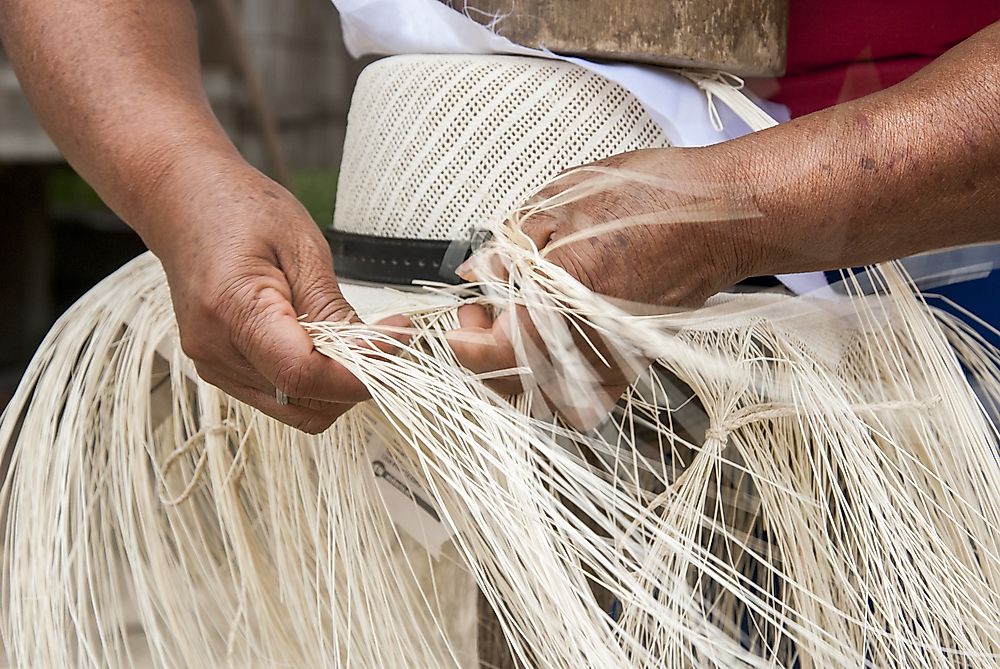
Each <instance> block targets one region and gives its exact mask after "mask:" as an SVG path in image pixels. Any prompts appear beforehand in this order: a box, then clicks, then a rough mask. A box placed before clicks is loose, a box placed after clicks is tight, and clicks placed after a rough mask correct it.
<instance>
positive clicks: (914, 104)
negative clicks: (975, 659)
mask: <svg viewBox="0 0 1000 669" xmlns="http://www.w3.org/2000/svg"><path fill="white" fill-rule="evenodd" d="M717 151H718V153H719V156H717V158H716V159H717V160H720V161H721V162H720V163H718V164H719V165H720V169H725V166H726V165H733V164H737V165H740V166H741V169H740V171H742V172H743V173H744V174H745V175H746V183H747V185H748V186H749V187H750V188H751V189H754V191H755V192H754V193H752V196H753V197H754V198H755V201H756V203H757V205H758V207H759V208H760V210H761V212H762V213H763V217H762V218H761V219H760V220H759V221H758V222H757V223H751V224H752V225H758V226H760V229H759V230H758V231H756V234H755V237H756V238H757V239H759V240H760V241H761V246H760V248H759V249H758V253H757V256H758V257H757V258H755V261H754V263H753V266H752V273H759V274H763V273H777V272H794V271H805V270H817V269H832V268H836V267H845V266H858V265H863V264H868V263H872V262H877V261H884V260H888V259H892V258H899V257H903V256H906V255H910V254H913V253H917V252H921V251H927V250H931V249H937V248H943V247H950V246H958V245H964V244H972V243H977V242H985V241H993V240H1000V24H994V25H993V26H991V27H989V28H987V29H985V30H983V31H981V32H980V33H978V34H977V35H975V36H973V37H972V38H970V39H969V40H967V41H965V42H963V43H962V44H960V45H958V46H956V47H955V48H953V49H952V50H951V51H949V52H948V53H946V54H945V55H944V56H942V57H941V58H939V59H938V60H936V61H935V62H934V63H932V64H931V65H929V66H928V67H926V68H925V69H924V70H922V71H921V72H919V73H918V74H916V75H915V76H913V77H911V78H910V79H908V80H906V81H904V82H903V83H901V84H899V85H897V86H894V87H892V88H889V89H886V90H885V91H882V92H880V93H878V94H875V95H871V96H868V97H865V98H862V99H860V100H857V101H854V102H850V103H846V104H842V105H838V106H837V107H833V108H831V109H828V110H824V111H821V112H817V113H814V114H810V115H808V116H804V117H802V118H800V119H797V120H794V121H792V122H790V123H787V124H783V125H781V126H779V127H777V128H773V129H771V130H767V131H763V132H760V133H756V134H754V135H750V136H747V137H744V138H741V139H739V140H736V141H734V142H728V143H727V144H725V145H720V146H719V147H718V149H717Z"/></svg>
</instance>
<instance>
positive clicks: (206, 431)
mask: <svg viewBox="0 0 1000 669" xmlns="http://www.w3.org/2000/svg"><path fill="white" fill-rule="evenodd" d="M232 429H233V426H232V424H231V423H230V421H228V420H224V421H222V422H221V423H219V424H217V425H212V426H209V427H203V428H201V429H200V430H198V431H197V432H195V433H194V434H192V435H191V436H190V437H188V438H187V439H186V440H185V441H184V443H183V444H181V445H180V446H179V447H178V448H177V449H176V450H174V452H173V453H171V454H170V455H169V456H167V459H166V460H165V461H164V463H163V468H162V470H161V471H160V486H161V488H162V489H163V491H164V492H161V493H160V501H161V502H162V503H163V504H164V505H165V506H178V505H179V504H183V503H184V502H186V501H187V500H188V499H190V498H191V494H192V493H193V492H194V489H195V488H196V487H197V485H198V483H199V482H200V481H201V479H202V475H203V474H204V472H205V466H206V465H207V464H208V449H205V448H203V449H202V450H201V454H200V455H199V456H198V462H197V463H196V464H195V466H194V474H192V475H191V480H189V481H188V482H187V485H185V486H184V490H182V491H181V493H180V494H179V495H177V496H176V497H169V496H168V495H166V494H164V493H165V492H166V491H167V475H168V474H169V473H170V470H172V469H173V468H174V466H175V465H176V464H177V463H178V462H180V459H181V458H182V457H184V456H185V455H186V454H188V453H190V452H191V450H192V449H193V448H194V447H195V445H196V444H199V443H204V441H205V439H206V438H207V437H208V436H209V435H210V434H225V435H228V434H229V432H230V431H231V430H232Z"/></svg>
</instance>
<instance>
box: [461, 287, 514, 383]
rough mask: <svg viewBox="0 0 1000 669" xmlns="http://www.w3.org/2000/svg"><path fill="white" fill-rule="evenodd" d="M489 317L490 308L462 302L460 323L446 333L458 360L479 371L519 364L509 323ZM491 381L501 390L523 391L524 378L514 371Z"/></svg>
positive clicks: (495, 369) (499, 369) (507, 367)
mask: <svg viewBox="0 0 1000 669" xmlns="http://www.w3.org/2000/svg"><path fill="white" fill-rule="evenodd" d="M505 320H506V319H498V322H497V323H494V322H493V319H491V318H490V315H489V312H488V311H487V310H486V309H485V308H484V307H482V306H480V305H476V304H469V305H463V306H462V307H460V308H459V310H458V321H459V324H460V326H461V327H459V328H458V329H456V330H451V331H449V332H447V333H446V334H445V339H446V340H447V342H448V345H449V346H451V350H452V352H453V353H454V354H455V357H456V358H457V359H458V361H459V363H461V365H462V366H463V367H465V368H466V369H468V370H469V371H471V372H473V373H476V374H485V373H489V372H497V371H502V370H507V369H513V368H515V367H517V355H516V353H515V351H514V346H513V344H512V342H511V340H510V337H509V335H508V331H507V328H506V327H502V326H501V325H500V323H502V322H504V321H505ZM487 383H488V385H489V386H490V387H491V388H493V389H494V390H496V391H497V392H499V393H501V394H506V395H515V394H517V393H519V392H521V381H520V378H519V377H518V376H517V375H516V373H513V372H512V376H511V377H509V378H500V379H491V380H489V381H488V382H487Z"/></svg>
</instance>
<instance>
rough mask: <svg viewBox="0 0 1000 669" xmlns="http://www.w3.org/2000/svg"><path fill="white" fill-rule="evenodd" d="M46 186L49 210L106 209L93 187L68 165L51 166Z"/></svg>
mask: <svg viewBox="0 0 1000 669" xmlns="http://www.w3.org/2000/svg"><path fill="white" fill-rule="evenodd" d="M46 188H47V191H48V192H47V194H46V198H47V203H48V206H49V211H88V210H92V209H107V207H106V206H105V205H104V203H103V202H102V201H101V198H100V197H99V196H98V195H97V193H95V192H94V189H93V188H91V187H90V185H89V184H88V183H87V182H86V181H84V180H83V179H82V178H80V176H79V175H77V173H76V172H74V171H73V168H72V167H70V166H69V165H59V166H57V167H53V168H51V169H50V170H49V174H48V183H47V184H46Z"/></svg>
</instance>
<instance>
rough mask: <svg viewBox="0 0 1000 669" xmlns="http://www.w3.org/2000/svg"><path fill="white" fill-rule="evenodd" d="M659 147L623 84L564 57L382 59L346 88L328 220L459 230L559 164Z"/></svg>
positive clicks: (339, 224) (373, 227)
mask: <svg viewBox="0 0 1000 669" xmlns="http://www.w3.org/2000/svg"><path fill="white" fill-rule="evenodd" d="M664 146H668V142H667V139H666V137H665V136H664V135H663V133H662V132H661V131H660V129H659V128H658V127H657V125H656V124H655V123H654V122H653V120H652V118H650V116H649V114H648V113H647V112H646V110H645V109H644V108H643V106H642V105H641V103H639V101H638V100H636V99H635V97H634V96H632V94H631V93H629V92H628V91H626V90H625V89H624V88H622V87H621V86H619V85H618V84H616V83H614V82H611V81H609V80H607V79H605V78H603V77H601V76H599V75H596V74H593V73H591V72H589V71H588V70H585V69H583V68H581V67H579V66H576V65H573V64H570V63H563V62H559V61H553V60H545V59H540V58H521V57H514V56H394V57H391V58H385V59H383V60H380V61H377V62H375V63H373V64H372V65H369V66H368V67H367V68H366V69H365V70H364V72H362V74H361V76H360V77H359V79H358V83H357V86H356V87H355V90H354V97H353V99H352V102H351V111H350V114H349V116H348V127H347V137H346V140H345V143H344V158H343V162H342V164H341V171H340V182H339V185H338V192H337V208H336V214H335V217H334V227H335V228H336V229H338V230H341V231H344V232H353V233H361V234H369V235H378V236H383V237H406V238H417V239H456V238H461V237H465V236H467V234H468V231H469V230H470V229H471V228H473V227H485V226H487V225H489V224H491V223H494V222H497V221H500V220H503V219H504V218H505V217H506V216H507V215H508V214H509V213H510V212H511V211H512V210H513V209H514V208H515V207H516V206H517V205H519V204H521V203H522V202H524V201H525V200H526V199H527V198H528V197H530V196H531V195H532V194H534V193H535V192H537V191H538V190H539V189H540V188H541V187H542V186H544V185H545V183H546V182H548V181H549V180H550V179H551V178H552V177H554V176H555V175H557V174H559V173H560V172H562V171H563V170H565V169H566V168H569V167H573V166H576V165H582V164H586V163H590V162H593V161H595V160H599V159H601V158H606V157H608V156H611V155H614V154H616V153H622V152H625V151H632V150H636V149H644V148H652V147H664Z"/></svg>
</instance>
